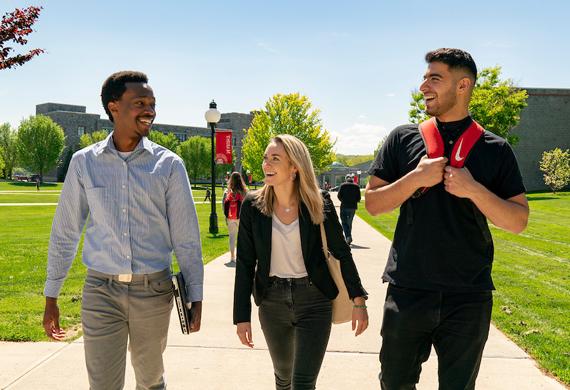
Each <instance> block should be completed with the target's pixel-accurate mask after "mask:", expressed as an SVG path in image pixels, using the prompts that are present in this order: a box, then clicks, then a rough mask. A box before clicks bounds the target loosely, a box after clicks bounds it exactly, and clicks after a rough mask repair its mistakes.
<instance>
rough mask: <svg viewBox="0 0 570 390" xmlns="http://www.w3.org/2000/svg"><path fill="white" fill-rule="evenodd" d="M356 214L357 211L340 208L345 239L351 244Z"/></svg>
mask: <svg viewBox="0 0 570 390" xmlns="http://www.w3.org/2000/svg"><path fill="white" fill-rule="evenodd" d="M354 213H356V209H345V208H343V207H341V208H340V223H341V225H342V230H343V231H344V237H345V238H346V240H347V241H349V242H351V241H352V220H353V219H354Z"/></svg>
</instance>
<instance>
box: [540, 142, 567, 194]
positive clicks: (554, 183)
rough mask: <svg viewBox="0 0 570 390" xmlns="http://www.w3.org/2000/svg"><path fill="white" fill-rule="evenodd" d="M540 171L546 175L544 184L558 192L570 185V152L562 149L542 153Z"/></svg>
mask: <svg viewBox="0 0 570 390" xmlns="http://www.w3.org/2000/svg"><path fill="white" fill-rule="evenodd" d="M540 170H541V171H542V172H543V173H544V183H545V184H546V185H547V186H549V187H550V189H551V190H552V192H556V191H559V190H561V189H562V188H564V187H566V186H567V185H568V184H569V183H570V151H569V150H568V149H566V150H562V149H560V148H556V149H552V150H548V151H545V152H544V153H542V159H541V160H540Z"/></svg>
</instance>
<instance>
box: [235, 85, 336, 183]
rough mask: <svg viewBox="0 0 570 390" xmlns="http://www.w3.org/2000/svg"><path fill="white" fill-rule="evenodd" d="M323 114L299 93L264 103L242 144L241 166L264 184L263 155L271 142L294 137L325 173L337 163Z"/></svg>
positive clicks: (280, 95) (256, 113)
mask: <svg viewBox="0 0 570 390" xmlns="http://www.w3.org/2000/svg"><path fill="white" fill-rule="evenodd" d="M319 114H320V111H319V110H317V109H313V108H312V105H311V102H310V101H309V98H308V97H306V96H303V95H301V94H299V93H291V94H287V95H283V94H276V95H274V96H273V97H271V98H270V99H269V100H268V101H267V102H266V103H265V109H264V110H260V111H257V112H255V113H254V117H253V121H252V123H251V127H250V128H249V129H247V130H246V135H245V137H244V139H243V143H242V156H243V159H242V163H243V166H244V168H245V169H248V170H250V171H251V173H252V176H253V180H254V181H258V180H261V179H262V178H263V177H264V175H263V172H262V170H261V163H262V161H263V154H264V152H265V148H266V147H267V145H268V144H269V140H270V139H271V138H272V137H274V136H276V135H279V134H291V135H294V136H295V137H297V138H299V139H300V140H301V141H303V142H304V143H305V145H306V146H307V148H308V149H309V152H310V154H311V159H312V161H313V165H314V167H315V170H316V171H322V170H323V169H325V168H326V167H327V166H329V165H330V164H331V163H332V162H333V160H334V152H333V146H334V142H332V141H331V139H330V134H329V132H328V131H327V130H325V129H323V126H322V123H321V119H320V117H319Z"/></svg>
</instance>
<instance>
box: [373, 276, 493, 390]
mask: <svg viewBox="0 0 570 390" xmlns="http://www.w3.org/2000/svg"><path fill="white" fill-rule="evenodd" d="M492 306H493V295H492V293H491V291H482V292H473V293H447V292H437V291H425V290H415V289H408V288H403V287H396V286H394V285H390V286H389V287H388V293H387V294H386V302H385V304H384V321H383V323H382V332H381V334H382V349H381V350H380V364H381V372H380V375H379V379H380V385H381V387H382V389H387V390H407V389H415V388H416V383H418V381H419V378H420V372H421V365H422V363H423V362H425V361H426V360H427V359H428V358H429V354H430V350H431V346H432V345H433V346H434V348H435V351H436V353H437V356H438V366H439V367H438V377H439V389H440V390H447V389H450V390H451V389H453V390H460V389H474V388H475V380H476V379H477V374H478V372H479V366H480V364H481V358H482V356H483V348H484V347H485V342H486V341H487V336H488V334H489V323H490V321H491V308H492Z"/></svg>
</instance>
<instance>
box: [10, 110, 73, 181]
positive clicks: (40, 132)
mask: <svg viewBox="0 0 570 390" xmlns="http://www.w3.org/2000/svg"><path fill="white" fill-rule="evenodd" d="M64 147H65V135H64V133H63V129H62V128H61V127H60V126H59V125H58V124H57V123H55V122H54V121H53V120H52V119H51V118H49V117H47V116H44V115H37V116H31V117H29V118H28V119H25V120H23V121H22V123H21V124H20V127H19V128H18V156H19V159H20V162H21V163H22V165H23V166H24V167H26V168H27V169H29V170H30V171H32V172H35V173H38V174H39V175H40V178H41V179H43V175H44V173H45V172H48V171H49V170H50V169H53V168H55V166H56V164H57V161H58V159H59V156H60V155H61V153H62V152H63V148H64Z"/></svg>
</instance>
